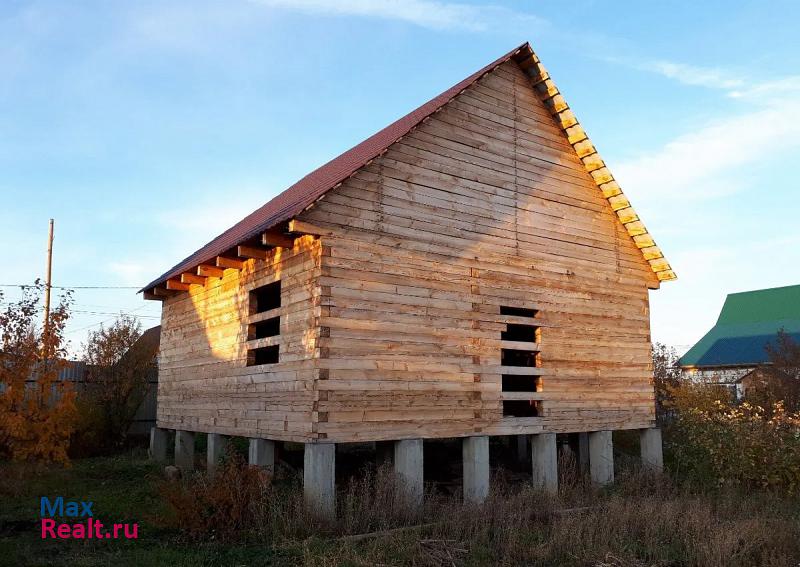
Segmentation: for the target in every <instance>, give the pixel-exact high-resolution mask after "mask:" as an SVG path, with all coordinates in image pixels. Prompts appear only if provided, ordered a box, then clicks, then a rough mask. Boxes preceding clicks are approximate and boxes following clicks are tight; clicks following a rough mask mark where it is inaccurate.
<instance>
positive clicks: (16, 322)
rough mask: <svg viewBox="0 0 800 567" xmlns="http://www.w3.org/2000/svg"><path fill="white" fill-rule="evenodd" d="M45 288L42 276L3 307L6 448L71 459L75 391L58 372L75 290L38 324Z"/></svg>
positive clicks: (0, 401) (0, 386)
mask: <svg viewBox="0 0 800 567" xmlns="http://www.w3.org/2000/svg"><path fill="white" fill-rule="evenodd" d="M42 292H43V286H42V285H41V284H40V283H39V282H38V281H37V282H36V284H35V285H33V286H31V287H27V288H25V289H24V290H23V294H22V298H21V299H20V300H19V301H17V302H13V303H9V304H8V305H7V306H6V308H5V310H4V311H2V312H0V454H3V455H4V456H6V457H9V458H11V459H12V460H17V461H33V462H55V463H62V464H66V463H68V460H69V459H68V456H67V449H68V448H69V441H70V435H71V434H72V431H73V428H74V423H75V418H76V409H75V392H74V391H73V389H72V388H71V385H70V384H69V383H65V382H61V381H59V380H58V374H59V370H61V369H62V368H63V367H64V364H65V354H66V352H65V340H64V327H65V324H66V322H67V320H68V318H69V306H70V302H71V296H70V294H69V293H66V294H65V295H64V296H63V297H62V298H61V301H60V303H59V304H58V305H57V306H56V307H55V309H52V310H51V312H50V318H49V324H48V325H47V326H46V327H45V326H43V325H37V316H38V315H39V314H40V312H41V308H40V299H41V296H42ZM0 299H2V294H0Z"/></svg>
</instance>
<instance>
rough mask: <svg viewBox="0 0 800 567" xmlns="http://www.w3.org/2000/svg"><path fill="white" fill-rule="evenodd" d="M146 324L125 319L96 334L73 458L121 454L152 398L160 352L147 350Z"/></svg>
mask: <svg viewBox="0 0 800 567" xmlns="http://www.w3.org/2000/svg"><path fill="white" fill-rule="evenodd" d="M141 337H142V329H141V324H140V323H139V322H138V321H137V320H136V319H135V318H133V317H130V316H126V315H121V316H120V317H118V318H117V319H116V320H115V321H114V322H113V323H112V324H111V325H110V326H108V327H105V326H102V325H101V326H100V329H99V330H97V331H90V332H89V335H88V338H87V341H86V343H85V344H84V345H83V350H84V357H83V359H84V362H85V363H86V368H87V372H86V379H85V383H84V387H83V389H82V390H81V392H80V394H79V395H78V399H77V406H78V410H79V415H80V419H79V423H78V426H77V431H76V434H75V435H74V437H73V440H72V453H73V454H77V455H81V456H85V455H92V454H103V453H109V452H113V451H114V450H118V449H119V448H120V447H122V446H124V445H125V444H126V441H127V439H128V430H129V429H130V427H131V424H132V423H133V420H134V418H135V416H136V412H137V410H138V409H139V406H140V405H141V404H142V401H143V400H144V398H145V396H146V395H147V391H148V387H149V383H148V374H149V372H151V371H153V358H154V355H155V353H154V350H153V349H152V348H149V347H148V345H145V344H141V343H140V341H139V339H140V338H141Z"/></svg>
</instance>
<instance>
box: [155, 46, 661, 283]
mask: <svg viewBox="0 0 800 567" xmlns="http://www.w3.org/2000/svg"><path fill="white" fill-rule="evenodd" d="M512 59H514V60H515V61H516V62H517V63H518V64H519V65H520V67H521V68H522V69H523V71H525V72H526V74H528V76H529V77H530V78H531V81H532V86H533V88H534V90H535V91H536V92H537V93H538V94H539V95H540V96H541V98H542V100H543V102H544V104H545V106H546V107H547V108H548V109H549V110H550V111H551V113H552V114H553V116H554V118H555V120H556V122H557V123H558V125H559V126H560V127H561V128H562V130H563V131H564V133H565V134H566V136H567V139H568V141H569V143H570V144H571V145H572V147H573V149H574V150H575V152H576V153H577V155H578V157H579V159H580V160H581V162H582V163H583V165H584V167H585V168H586V171H587V172H588V173H589V175H591V176H592V178H593V179H594V181H595V183H596V184H597V186H598V188H599V189H600V190H601V192H602V193H603V196H604V197H605V198H606V200H607V201H608V202H609V204H610V205H611V208H612V210H613V211H614V213H615V214H616V216H617V218H618V219H619V220H620V222H621V223H622V225H623V226H624V227H625V230H626V231H627V233H628V234H629V235H630V237H631V238H632V239H633V241H634V244H635V245H636V247H637V248H638V249H639V250H640V251H641V253H642V255H643V256H644V259H645V260H646V261H647V262H648V264H649V265H650V268H651V269H652V271H653V272H654V273H655V274H656V276H657V277H658V279H659V280H660V281H665V280H672V279H675V278H676V276H675V273H674V272H673V271H672V268H671V267H670V265H669V263H668V262H667V261H666V259H665V258H664V255H663V253H662V252H661V249H660V248H659V247H658V246H656V244H655V241H654V240H653V238H652V236H651V235H650V234H649V233H648V232H647V229H646V228H645V226H644V224H643V223H642V222H641V220H640V219H639V217H638V215H637V214H636V211H634V209H633V207H632V206H631V204H630V202H629V201H628V199H627V197H625V195H624V193H623V192H622V189H620V187H619V185H618V184H617V182H616V180H615V179H614V177H613V175H611V172H610V171H609V169H608V167H607V166H606V165H605V162H604V161H603V160H602V158H600V155H599V154H598V152H597V149H596V148H595V147H594V145H593V144H592V142H591V140H590V139H589V136H588V135H587V134H586V132H585V131H584V130H583V128H582V127H581V126H580V124H579V123H578V120H577V118H575V115H574V114H573V113H572V111H571V110H570V108H569V105H568V104H567V103H566V101H565V100H564V97H563V96H562V95H561V94H560V92H559V91H558V88H557V87H556V86H555V83H553V81H552V79H551V78H550V75H549V73H547V71H546V70H545V68H544V66H543V65H542V64H541V61H540V60H539V58H538V57H537V56H536V54H535V53H534V51H533V48H532V47H531V45H530V44H529V43H528V42H525V43H523V44H521V45H520V46H519V47H517V48H515V49H512V50H511V51H509V52H508V53H506V54H505V55H503V56H502V57H500V58H498V59H497V60H495V61H493V62H492V63H490V64H488V65H486V66H485V67H483V68H482V69H480V70H479V71H477V72H475V73H473V74H472V75H470V76H468V77H467V78H466V79H464V80H462V81H460V82H458V83H456V84H455V85H453V86H452V87H450V88H449V89H447V90H445V91H444V92H442V93H441V94H439V95H437V96H435V97H434V98H432V99H430V100H429V101H428V102H426V103H424V104H422V105H421V106H419V107H418V108H416V109H414V110H412V111H411V112H410V113H408V114H406V115H405V116H403V117H401V118H399V119H397V120H395V121H394V122H392V123H391V124H389V125H388V126H386V127H385V128H382V129H381V130H379V131H378V132H376V133H375V134H373V135H372V136H370V137H368V138H366V139H365V140H364V141H362V142H361V143H359V144H356V145H355V146H353V147H352V148H350V149H349V150H347V151H345V152H344V153H342V154H340V155H339V156H337V157H335V158H333V159H332V160H330V161H328V162H327V163H325V164H324V165H322V166H320V167H318V168H317V169H315V170H314V171H312V172H311V173H309V174H308V175H306V176H305V177H303V178H302V179H300V180H299V181H297V182H296V183H294V184H293V185H291V186H290V187H289V188H287V189H286V190H284V191H283V192H281V193H279V194H278V195H276V196H275V197H274V198H272V199H271V200H270V201H268V202H267V203H265V204H264V205H262V206H261V207H259V208H258V209H256V210H255V211H253V212H252V213H250V214H249V215H247V216H246V217H245V218H243V219H242V220H241V221H239V222H238V223H236V224H235V225H233V226H232V227H230V228H229V229H228V230H226V231H224V232H223V233H221V234H220V235H219V236H217V237H216V238H214V239H212V240H211V241H210V242H209V243H207V244H206V245H205V246H203V247H202V248H200V249H199V250H197V251H196V252H194V253H193V254H191V255H190V256H188V257H187V258H185V259H183V260H182V261H180V262H179V263H178V264H176V265H175V266H173V267H172V268H170V269H169V270H167V271H166V272H165V273H164V274H162V275H161V276H159V277H158V278H156V279H155V280H153V281H152V282H150V283H149V284H147V285H146V286H144V287H143V288H142V289H141V290H140V291H147V290H150V289H152V288H155V287H157V286H159V285H161V284H163V283H164V282H166V281H167V280H169V279H171V278H174V277H177V276H180V274H181V273H183V272H185V271H187V270H190V269H192V268H194V267H196V266H197V265H199V264H200V263H202V262H207V261H209V260H210V259H212V258H214V257H215V256H219V255H221V254H224V253H225V252H226V251H228V250H230V249H232V248H233V247H235V246H236V245H238V244H241V243H243V242H245V241H247V240H249V239H251V238H254V237H256V236H258V234H259V233H261V232H264V231H266V230H268V229H270V228H272V227H274V226H276V225H278V224H281V223H283V222H286V221H288V220H290V219H291V218H292V217H294V216H296V215H298V214H300V213H301V212H302V211H304V210H306V209H307V208H308V207H310V206H313V204H314V203H315V202H316V201H317V200H318V199H320V198H322V197H323V196H324V195H325V194H326V193H327V192H328V191H330V190H331V189H334V188H336V187H338V186H339V185H340V184H341V183H342V182H343V181H344V180H346V179H347V178H348V177H350V176H351V175H353V174H354V173H355V172H356V171H358V170H359V169H361V168H362V167H363V166H365V165H367V164H369V163H370V162H371V161H372V160H374V159H375V158H377V157H379V156H380V155H382V154H383V153H385V152H386V151H387V150H388V148H389V147H390V146H391V145H392V144H394V143H395V142H397V141H398V140H399V139H400V138H402V137H403V136H406V135H407V134H408V133H409V132H411V131H412V130H414V128H416V127H417V126H418V125H419V124H420V123H422V122H423V121H424V120H425V119H426V118H428V117H429V116H431V115H432V114H434V113H435V112H437V111H438V110H440V109H441V108H442V107H444V106H445V105H446V104H447V103H449V102H450V101H451V100H453V99H454V98H455V97H456V96H458V95H459V94H460V93H461V92H463V91H464V90H466V89H467V88H469V87H470V86H472V84H474V83H475V81H477V80H478V79H480V78H481V77H483V76H484V75H485V74H487V73H489V72H491V71H492V70H494V69H495V68H497V67H498V66H499V65H501V64H503V63H505V62H507V61H510V60H512Z"/></svg>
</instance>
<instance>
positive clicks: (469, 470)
mask: <svg viewBox="0 0 800 567" xmlns="http://www.w3.org/2000/svg"><path fill="white" fill-rule="evenodd" d="M462 443H463V444H462V458H463V461H464V502H471V503H475V504H480V503H481V502H483V501H484V500H486V496H488V494H489V438H488V437H487V436H485V435H484V436H481V437H465V438H464V440H463V442H462Z"/></svg>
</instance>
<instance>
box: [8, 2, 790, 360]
mask: <svg viewBox="0 0 800 567" xmlns="http://www.w3.org/2000/svg"><path fill="white" fill-rule="evenodd" d="M797 21H800V4H798V3H797V2H793V1H783V2H782V1H780V0H776V1H774V2H770V4H769V10H765V9H764V3H763V2H702V3H698V2H684V3H677V2H669V3H641V2H633V1H631V2H622V1H619V2H613V3H609V2H604V3H601V2H596V1H589V0H584V1H581V0H576V1H573V2H568V3H565V2H555V1H542V2H536V3H532V2H526V3H511V2H495V3H491V4H489V3H481V2H476V3H467V2H463V3H461V2H459V3H456V2H446V1H431V0H409V1H405V2H399V1H397V2H390V1H383V2H380V1H375V2H368V1H365V0H342V1H340V2H336V1H323V0H295V1H289V0H261V1H258V0H253V1H247V0H229V1H225V2H206V1H194V2H189V1H186V2H177V1H172V0H164V1H153V2H148V1H141V2H121V1H120V2H113V1H103V2H101V1H96V2H91V1H82V2H63V1H31V2H21V1H20V2H17V1H14V0H5V1H4V2H2V3H0V37H2V38H3V40H2V42H0V77H2V80H0V109H2V112H0V198H1V199H0V243H2V244H0V246H2V252H3V258H4V265H3V268H2V270H0V274H2V275H1V276H0V284H16V283H26V282H31V281H32V280H33V279H34V278H36V277H41V276H42V275H43V273H44V256H45V240H46V233H47V219H48V218H50V217H55V219H56V241H55V248H54V250H55V253H54V278H55V281H54V284H56V285H68V286H96V285H101V286H136V285H142V284H144V283H146V282H148V281H150V279H152V277H154V276H156V275H158V274H159V273H161V272H162V271H164V270H165V269H166V268H168V267H170V266H172V265H173V264H174V263H176V262H177V261H178V260H179V259H181V258H183V257H185V256H186V255H188V254H189V253H190V252H192V251H194V250H195V249H196V248H198V247H199V246H200V245H202V244H204V243H205V242H206V241H208V240H209V239H210V238H212V237H213V236H215V235H216V234H218V233H219V232H221V231H222V230H224V229H225V228H227V227H228V226H229V225H231V224H232V223H233V222H235V221H237V220H239V219H240V218H241V217H242V216H244V215H245V214H247V213H248V212H250V211H251V210H253V209H255V208H256V207H258V206H259V205H261V204H263V203H264V202H266V201H267V200H268V199H269V198H271V197H272V196H274V195H275V194H277V193H278V192H280V191H282V190H283V189H284V188H285V187H287V186H288V185H290V184H291V183H292V182H294V181H296V180H297V179H298V178H299V177H302V176H303V175H304V174H306V173H307V172H308V171H310V170H312V169H313V168H315V167H317V166H318V165H320V164H322V163H324V162H325V161H327V160H328V159H330V158H332V157H334V156H335V155H337V154H338V153H340V152H341V151H343V150H345V149H347V148H349V147H350V146H352V145H354V144H355V143H357V142H359V141H360V140H361V139H363V138H365V137H366V136H368V135H370V134H372V133H373V132H374V131H376V130H377V129H379V128H381V127H383V126H385V125H386V124H387V123H389V122H390V121H392V120H394V119H396V118H398V117H399V116H401V115H403V114H405V113H406V112H408V111H409V110H411V109H413V108H414V107H416V106H418V105H419V104H421V103H422V102H424V101H426V100H428V99H429V98H431V97H432V96H434V95H436V94H438V93H439V92H441V91H442V90H444V89H445V88H447V87H449V86H450V85H452V84H454V83H456V82H458V81H459V80H461V79H463V78H464V77H465V76H467V75H468V74H470V73H472V72H474V71H475V70H477V69H479V68H480V67H482V66H483V65H485V64H486V63H488V62H490V61H492V60H494V59H495V58H496V57H498V56H499V55H501V54H503V53H505V52H506V51H508V50H510V49H511V48H513V47H515V46H516V45H518V44H520V43H522V42H523V41H530V42H531V43H532V45H533V47H534V49H535V50H536V51H537V53H538V54H539V56H540V57H541V58H542V60H543V62H544V64H545V65H546V66H547V68H548V69H549V70H550V72H551V74H552V75H553V77H554V79H555V81H556V83H557V84H558V86H559V88H560V90H561V91H562V92H563V93H564V95H565V97H566V99H567V100H568V101H569V103H570V105H571V106H572V108H573V110H574V111H575V113H576V115H577V116H578V118H579V119H580V120H581V122H582V124H583V125H584V127H585V128H586V130H587V131H588V132H589V134H590V135H591V136H592V138H593V141H594V142H595V144H596V145H597V146H598V148H599V150H600V152H601V153H602V155H603V156H604V158H605V159H606V161H607V163H608V164H609V166H610V168H611V169H612V171H613V172H614V173H615V175H616V177H617V178H618V179H619V181H620V184H621V185H622V187H623V189H624V190H625V192H626V194H627V195H628V196H629V198H630V199H631V201H632V203H633V204H634V206H635V207H636V209H637V210H638V212H639V214H640V215H641V216H642V218H643V219H644V221H645V222H646V224H647V226H648V228H649V229H650V231H651V232H652V233H653V235H654V236H655V238H656V240H657V242H658V243H659V245H660V246H661V247H662V249H663V250H664V252H665V254H666V255H667V258H668V259H669V260H670V261H671V263H672V265H673V267H674V269H675V271H676V272H677V273H678V277H679V279H678V280H677V281H675V282H668V283H666V284H664V285H663V286H662V289H661V290H659V291H656V292H653V293H652V294H651V298H652V320H653V338H654V339H655V340H660V341H664V342H667V343H669V344H673V345H678V346H681V347H684V348H685V347H688V346H689V345H690V344H691V343H693V342H694V341H696V340H697V339H699V338H700V336H702V334H703V333H704V332H705V331H706V330H707V329H708V328H709V327H710V326H711V325H712V324H713V322H714V320H715V319H716V317H717V314H718V311H719V308H720V307H721V305H722V302H723V300H724V297H725V294H727V293H730V292H734V291H742V290H747V289H757V288H763V287H772V286H779V285H790V284H795V283H800V231H799V230H798V222H797V219H798V216H800V215H799V213H800V198H799V197H798V185H799V183H798V180H797V174H796V169H797V168H796V165H795V164H796V161H797V157H796V156H797V153H798V149H800V65H799V64H800V49H799V47H800V45H799V44H800V39H799V37H800V36H798V34H797V28H796V22H797ZM0 289H2V290H3V291H4V293H5V294H6V300H7V301H8V300H13V299H15V298H16V297H17V296H18V294H19V291H18V290H17V289H15V288H8V287H4V288H0ZM134 291H135V290H130V289H109V290H78V291H77V292H76V305H75V311H76V313H75V317H74V320H73V321H72V326H71V328H70V333H69V337H70V339H71V341H72V343H73V348H74V350H78V348H79V346H80V343H81V342H82V341H83V340H84V338H85V336H86V332H87V330H88V329H96V328H97V325H99V324H100V323H101V322H103V321H108V320H110V319H113V316H114V315H113V314H114V313H117V312H119V311H120V310H122V311H125V312H132V313H134V314H136V315H137V316H141V317H142V322H143V324H144V325H145V326H150V325H151V324H156V323H157V321H158V319H157V316H158V313H159V310H160V305H159V304H158V303H155V302H144V301H143V300H142V299H141V296H136V295H135V294H134Z"/></svg>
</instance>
